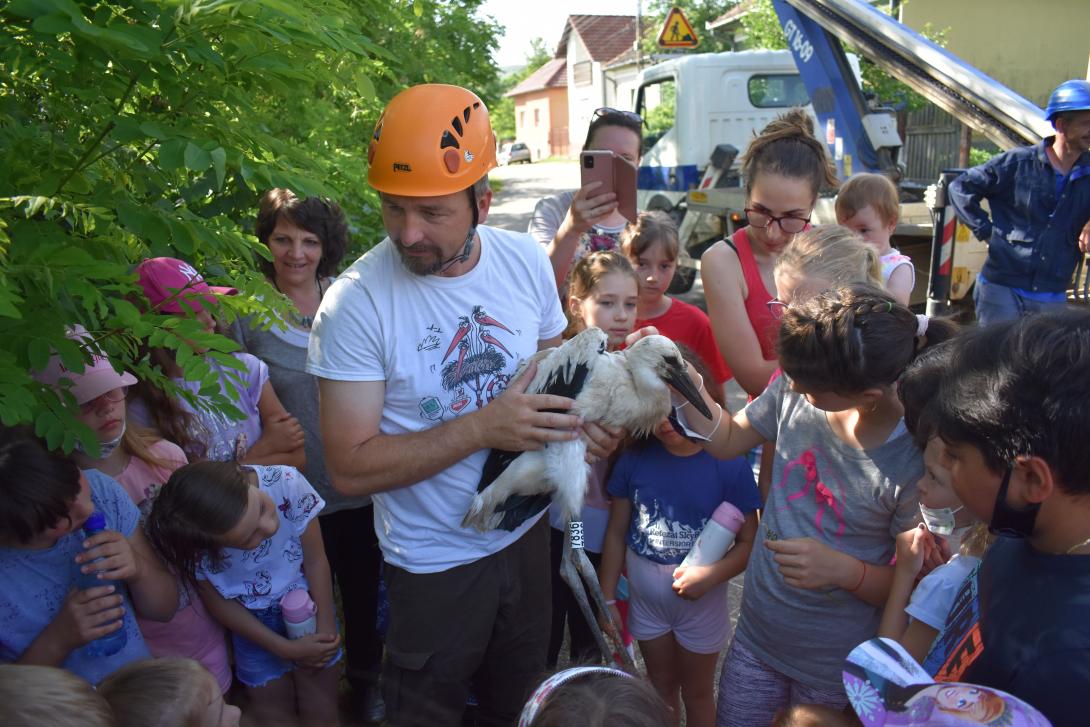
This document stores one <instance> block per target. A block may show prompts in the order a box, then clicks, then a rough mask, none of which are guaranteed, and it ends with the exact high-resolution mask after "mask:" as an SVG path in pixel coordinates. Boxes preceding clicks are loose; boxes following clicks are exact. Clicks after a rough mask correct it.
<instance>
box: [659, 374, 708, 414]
mask: <svg viewBox="0 0 1090 727" xmlns="http://www.w3.org/2000/svg"><path fill="white" fill-rule="evenodd" d="M666 383H668V384H669V385H670V386H672V387H674V389H675V390H676V391H677V393H679V394H681V395H682V396H684V397H685V398H686V399H688V401H689V403H690V404H692V405H693V407H694V408H695V409H696V410H697V411H698V412H700V413H701V414H703V415H704V418H705V419H711V418H712V410H711V409H709V408H708V405H707V404H705V403H704V397H703V396H701V395H700V389H698V388H697V387H696V384H694V383H693V380H692V379H691V378H689V372H688V371H687V370H686V369H685V368H683V367H681V366H678V367H674V366H670V367H669V368H667V374H666Z"/></svg>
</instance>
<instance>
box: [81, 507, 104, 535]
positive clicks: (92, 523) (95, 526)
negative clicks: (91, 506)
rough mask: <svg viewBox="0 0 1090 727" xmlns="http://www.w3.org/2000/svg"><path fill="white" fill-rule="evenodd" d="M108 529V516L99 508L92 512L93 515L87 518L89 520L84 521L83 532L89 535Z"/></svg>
mask: <svg viewBox="0 0 1090 727" xmlns="http://www.w3.org/2000/svg"><path fill="white" fill-rule="evenodd" d="M105 529H106V516H105V515H103V514H102V513H101V512H99V511H98V510H95V511H94V512H93V513H91V517H89V518H87V522H85V523H83V532H85V533H87V534H88V535H93V534H95V533H98V532H101V531H103V530H105Z"/></svg>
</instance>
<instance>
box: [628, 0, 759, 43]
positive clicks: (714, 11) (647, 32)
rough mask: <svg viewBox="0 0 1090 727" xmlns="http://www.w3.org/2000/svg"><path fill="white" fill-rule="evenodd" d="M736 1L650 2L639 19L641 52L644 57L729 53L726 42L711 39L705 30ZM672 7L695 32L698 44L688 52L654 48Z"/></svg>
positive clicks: (736, 1) (663, 0) (670, 0)
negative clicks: (673, 54)
mask: <svg viewBox="0 0 1090 727" xmlns="http://www.w3.org/2000/svg"><path fill="white" fill-rule="evenodd" d="M738 2H739V0H677V1H676V2H675V0H651V1H650V2H648V3H647V4H646V6H645V8H644V13H645V14H644V16H643V42H642V47H643V52H644V53H646V54H649V55H650V54H657V53H664V52H666V53H668V52H680V53H693V52H696V53H718V52H720V51H726V50H732V49H731V47H730V42H729V40H728V39H726V38H723V37H722V36H720V35H715V34H713V33H712V32H711V31H709V30H708V29H707V24H708V22H709V21H712V20H715V19H716V18H718V17H719V16H720V15H722V14H723V13H725V12H727V11H728V10H730V9H731V8H733V7H734V6H735V5H737V4H738ZM673 7H679V8H681V11H682V12H683V13H685V17H686V19H688V21H689V24H690V25H692V26H693V30H694V31H696V37H697V40H698V41H700V44H699V45H698V46H697V47H696V48H694V49H692V50H677V49H663V48H660V47H659V45H658V38H659V33H661V32H662V25H663V23H665V22H666V16H667V15H668V14H669V13H670V9H671V8H673Z"/></svg>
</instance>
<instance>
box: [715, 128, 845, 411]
mask: <svg viewBox="0 0 1090 727" xmlns="http://www.w3.org/2000/svg"><path fill="white" fill-rule="evenodd" d="M742 176H743V177H744V179H745V184H746V215H747V217H748V220H749V224H748V225H746V227H744V228H742V229H740V230H738V232H736V233H735V234H734V235H733V236H732V237H731V238H730V239H729V240H723V241H721V242H717V243H716V244H715V245H713V246H712V247H710V248H708V250H707V252H705V253H704V255H703V257H701V259H700V265H701V270H700V279H701V281H703V283H704V295H705V299H706V301H707V305H708V317H709V318H710V319H711V322H712V330H713V331H714V332H715V340H716V342H717V343H718V344H719V350H720V351H721V352H722V354H723V358H724V359H726V362H727V365H728V366H729V367H730V370H731V371H732V372H733V373H734V378H735V379H736V380H737V381H738V383H739V384H740V385H741V387H742V388H743V389H745V391H746V393H748V394H749V395H750V396H751V397H752V396H756V395H757V394H760V393H761V392H762V391H764V388H765V386H766V385H767V384H768V381H769V379H770V378H771V377H772V375H773V373H774V372H775V371H776V369H777V368H778V366H779V364H778V363H777V362H776V334H777V332H778V330H779V317H778V316H777V315H776V312H777V311H773V310H770V307H769V306H768V302H769V301H770V300H773V299H774V298H775V297H776V295H775V291H776V284H775V280H774V276H773V270H774V268H775V265H776V259H777V258H778V257H779V256H780V253H782V252H783V250H784V248H785V247H787V243H789V242H791V239H792V238H793V237H794V236H795V235H796V234H798V233H800V232H802V231H803V230H805V229H807V227H808V226H809V223H810V215H811V213H812V212H813V209H814V204H815V203H816V202H817V196H818V192H819V191H821V189H822V187H825V186H828V187H835V186H836V185H837V179H836V171H835V167H834V166H833V164H832V161H831V160H830V159H829V157H828V155H827V154H826V153H825V146H824V144H822V143H821V142H820V141H818V139H817V138H816V137H815V136H814V126H813V121H812V120H811V119H810V117H809V115H807V114H806V112H805V111H803V110H802V109H799V108H796V109H792V110H791V111H789V112H788V113H786V114H784V115H783V116H780V117H779V118H777V119H775V120H774V121H772V122H771V123H770V124H768V126H766V127H765V128H764V130H762V131H761V133H760V134H759V135H757V136H756V137H755V138H754V139H753V140H752V141H751V142H750V143H749V147H748V148H747V149H746V153H745V155H744V156H743V157H742Z"/></svg>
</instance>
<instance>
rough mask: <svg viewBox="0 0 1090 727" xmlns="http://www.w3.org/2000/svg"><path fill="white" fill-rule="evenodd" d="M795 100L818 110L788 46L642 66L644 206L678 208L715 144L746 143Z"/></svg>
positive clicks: (639, 105) (640, 197) (640, 186)
mask: <svg viewBox="0 0 1090 727" xmlns="http://www.w3.org/2000/svg"><path fill="white" fill-rule="evenodd" d="M792 106H804V107H806V108H807V110H808V111H810V113H811V115H812V114H813V109H812V108H811V107H810V96H809V94H808V93H807V90H806V85H805V84H804V83H803V80H802V78H801V76H800V75H799V72H798V70H797V69H796V68H795V61H794V60H793V59H792V57H791V53H790V52H789V51H786V50H781V51H769V50H755V51H740V52H734V53H704V54H699V55H692V56H686V57H682V58H675V59H671V60H667V61H665V62H663V63H659V64H658V65H655V66H651V67H649V68H646V69H644V70H643V71H642V72H641V74H640V79H639V87H638V91H637V95H636V113H638V114H640V116H642V117H643V118H644V123H645V124H646V131H645V136H644V149H643V158H642V160H641V161H640V169H639V178H638V181H637V205H638V207H639V208H640V209H659V210H666V211H670V210H674V209H675V208H676V207H677V206H678V204H679V203H681V202H683V201H684V200H685V196H686V193H687V192H688V191H689V190H691V189H695V188H696V187H697V186H698V184H699V183H700V180H701V177H702V175H703V173H704V170H705V167H706V166H707V164H708V161H709V159H710V158H711V155H712V151H713V150H714V149H715V147H716V146H717V145H721V144H730V145H732V146H734V147H735V148H736V149H738V150H739V151H742V150H744V149H745V148H746V146H747V145H748V144H749V140H750V139H752V138H753V135H754V134H755V133H756V132H758V131H760V130H761V129H762V128H763V127H764V126H765V125H766V124H767V123H768V122H770V121H772V120H773V119H774V118H776V116H778V115H780V114H782V113H783V112H784V111H785V110H786V109H789V108H791V107H792ZM736 168H737V161H735V169H736ZM735 173H736V172H735Z"/></svg>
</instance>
